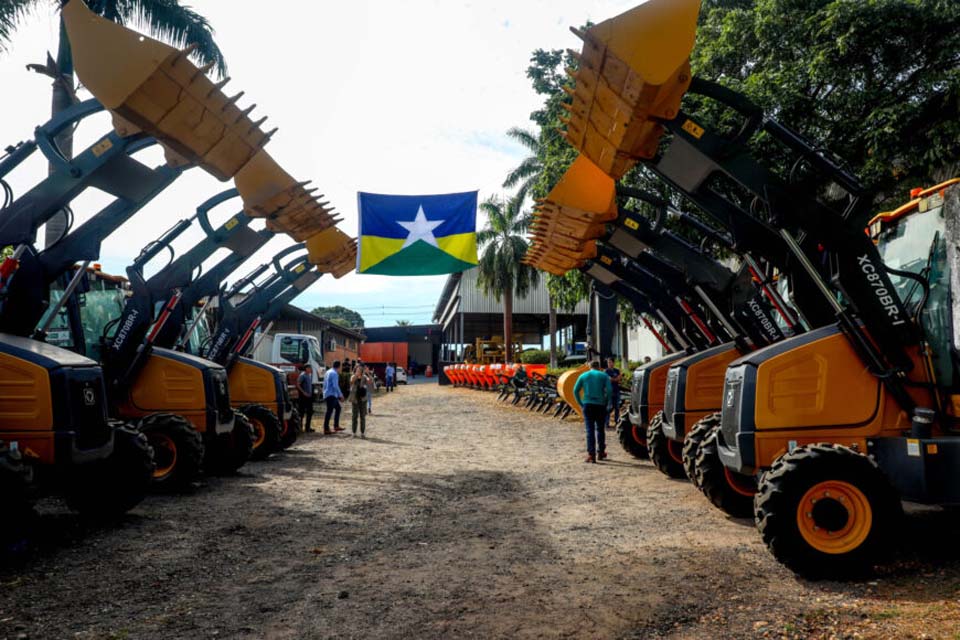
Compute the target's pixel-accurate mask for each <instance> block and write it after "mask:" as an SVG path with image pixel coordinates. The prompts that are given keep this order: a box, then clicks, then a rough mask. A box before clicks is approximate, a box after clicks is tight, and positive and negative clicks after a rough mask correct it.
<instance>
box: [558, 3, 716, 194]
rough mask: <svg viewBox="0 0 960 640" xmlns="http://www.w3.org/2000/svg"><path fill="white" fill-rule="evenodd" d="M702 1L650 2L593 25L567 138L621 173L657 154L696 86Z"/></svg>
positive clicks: (602, 164)
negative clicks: (667, 125)
mask: <svg viewBox="0 0 960 640" xmlns="http://www.w3.org/2000/svg"><path fill="white" fill-rule="evenodd" d="M699 12H700V0H648V1H647V2H645V3H643V4H641V5H640V6H638V7H635V8H633V9H630V10H629V11H627V12H625V13H622V14H620V15H619V16H616V17H614V18H611V19H609V20H605V21H603V22H601V23H600V24H598V25H596V26H593V27H591V28H590V29H587V31H585V32H579V31H574V33H576V34H577V36H579V37H580V38H582V39H583V50H582V53H581V54H580V56H579V62H580V65H579V69H578V70H577V72H576V74H575V75H574V79H575V81H576V84H575V87H574V89H572V90H568V93H570V94H571V96H572V97H573V102H572V104H570V105H567V109H568V110H569V111H570V118H569V119H568V120H565V122H566V124H567V132H566V137H567V139H568V140H569V141H570V143H571V144H572V145H573V146H574V147H576V148H577V149H579V150H580V152H581V153H583V154H584V155H585V156H587V157H588V158H590V159H591V160H592V161H593V162H594V163H595V164H596V165H597V166H598V167H599V168H600V169H601V170H602V171H604V172H605V173H606V174H608V175H609V176H611V177H612V178H614V179H619V178H620V177H622V176H623V175H624V174H625V173H626V172H627V171H628V170H629V169H630V167H632V166H633V165H634V164H635V163H636V162H637V160H639V159H641V158H652V157H653V156H654V155H655V154H656V152H657V146H658V144H659V142H660V137H661V136H662V135H663V128H662V127H661V126H660V125H659V124H657V122H656V121H655V120H654V119H657V118H660V119H668V120H669V119H672V118H674V117H676V115H677V113H678V111H679V109H680V100H681V99H682V98H683V95H684V93H686V91H687V89H688V88H689V86H690V79H691V76H690V62H689V58H690V52H691V51H692V50H693V44H694V40H695V38H696V31H697V16H698V14H699Z"/></svg>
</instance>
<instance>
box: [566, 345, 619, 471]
mask: <svg viewBox="0 0 960 640" xmlns="http://www.w3.org/2000/svg"><path fill="white" fill-rule="evenodd" d="M581 395H582V396H583V398H582V399H581V397H580V396H581ZM573 397H574V399H576V401H577V404H579V405H580V410H581V411H582V413H583V421H584V424H586V427H587V459H586V460H585V462H596V461H597V454H599V455H600V459H601V460H605V459H606V457H607V434H606V430H605V429H604V428H603V427H604V424H605V423H606V419H607V403H608V402H609V401H610V399H611V398H612V397H613V385H612V384H611V382H610V376H608V375H607V374H606V373H604V372H603V371H601V370H600V361H599V360H594V361H593V362H591V363H590V370H589V371H587V372H586V373H584V374H583V375H581V376H580V377H579V378H577V384H575V385H574V387H573ZM594 438H596V443H594Z"/></svg>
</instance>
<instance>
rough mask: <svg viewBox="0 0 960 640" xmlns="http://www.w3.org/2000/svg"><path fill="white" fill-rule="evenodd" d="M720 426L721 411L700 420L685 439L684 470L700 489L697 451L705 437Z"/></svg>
mask: <svg viewBox="0 0 960 640" xmlns="http://www.w3.org/2000/svg"><path fill="white" fill-rule="evenodd" d="M719 426H720V413H719V412H718V413H711V414H710V415H708V416H704V417H703V418H701V419H700V420H698V421H697V423H696V424H694V425H693V428H692V429H690V432H689V433H687V435H686V436H685V437H684V439H683V471H684V473H686V474H687V478H689V479H690V482H692V483H693V484H694V486H696V487H697V488H698V489H699V488H700V483H699V482H697V453H698V452H699V451H700V444H701V443H702V442H703V439H704V438H706V437H707V435H708V434H709V433H710V431H712V430H713V429H715V428H717V427H719Z"/></svg>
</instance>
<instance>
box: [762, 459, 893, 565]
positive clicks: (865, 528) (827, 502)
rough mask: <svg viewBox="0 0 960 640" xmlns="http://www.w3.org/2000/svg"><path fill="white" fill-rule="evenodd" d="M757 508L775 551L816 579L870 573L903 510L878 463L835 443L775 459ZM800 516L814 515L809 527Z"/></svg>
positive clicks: (766, 539) (764, 535)
mask: <svg viewBox="0 0 960 640" xmlns="http://www.w3.org/2000/svg"><path fill="white" fill-rule="evenodd" d="M830 491H833V495H831V494H830ZM815 498H816V499H815ZM805 502H806V503H807V504H804V503H805ZM808 509H809V510H808ZM754 512H755V518H756V524H757V529H758V530H759V531H760V536H761V538H763V541H764V543H765V544H766V545H767V548H768V549H770V552H771V553H773V555H774V557H776V559H777V560H779V561H780V562H782V563H783V564H784V565H786V566H787V567H788V568H790V569H791V570H792V571H793V572H794V573H796V574H798V575H800V576H802V577H804V578H808V579H811V580H818V579H824V578H829V579H845V578H856V577H861V576H864V575H866V574H867V573H868V572H869V571H870V569H871V568H872V565H873V564H874V563H875V562H876V561H877V560H878V559H879V558H881V557H883V553H884V552H885V551H886V549H887V547H888V545H889V543H890V541H891V540H893V539H894V538H895V536H896V532H897V531H896V530H897V529H898V527H899V525H900V523H901V519H902V517H903V508H902V506H901V504H900V499H899V496H898V495H897V492H896V490H895V489H894V488H893V487H892V486H891V485H890V483H889V481H888V480H887V478H886V477H885V476H884V475H883V472H882V471H881V470H880V468H879V467H878V466H877V464H876V463H875V462H874V461H873V460H871V459H870V458H868V457H867V456H865V455H862V454H860V453H857V452H856V451H853V450H852V449H849V448H847V447H842V446H839V445H835V444H812V445H806V446H802V447H798V448H797V449H795V450H794V451H792V452H790V453H788V454H786V455H784V456H782V457H781V458H780V459H779V460H777V461H776V462H775V463H774V465H773V467H772V468H771V469H770V471H768V472H767V473H765V474H764V475H763V477H762V478H761V480H760V486H759V489H758V491H757V496H756V498H755V499H754ZM851 516H852V519H851ZM801 520H802V521H804V522H808V523H809V524H808V525H807V527H806V528H807V530H806V531H801V525H800V524H799V522H800V521H801ZM814 525H817V526H816V527H814ZM848 525H849V526H850V527H852V528H849V529H847V528H846V527H847V526H848ZM823 532H834V533H835V534H836V535H837V536H839V537H831V536H829V534H827V535H825V534H824V533H823ZM811 539H812V541H811ZM830 547H833V549H832V550H830Z"/></svg>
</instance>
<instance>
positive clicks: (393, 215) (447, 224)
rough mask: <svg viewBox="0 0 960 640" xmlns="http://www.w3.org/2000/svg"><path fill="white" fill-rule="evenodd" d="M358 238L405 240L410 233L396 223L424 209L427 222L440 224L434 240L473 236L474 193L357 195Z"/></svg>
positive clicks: (475, 198) (474, 229) (360, 193)
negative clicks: (464, 235) (454, 236)
mask: <svg viewBox="0 0 960 640" xmlns="http://www.w3.org/2000/svg"><path fill="white" fill-rule="evenodd" d="M357 206H358V209H359V211H360V234H361V235H365V236H378V237H381V238H397V239H402V238H406V237H407V235H409V233H410V232H409V231H407V230H406V229H404V228H403V227H401V226H400V225H399V224H397V221H398V220H400V221H403V222H410V221H412V220H413V219H414V218H416V217H417V211H419V209H420V207H423V213H424V215H425V216H426V218H427V220H443V221H444V222H443V224H441V225H440V226H439V227H437V228H436V229H434V231H433V235H434V236H435V237H437V238H442V237H444V236H452V235H455V234H458V233H473V232H474V231H476V228H477V192H476V191H467V192H465V193H445V194H441V195H428V196H394V195H386V194H381V193H364V192H362V191H361V192H358V193H357Z"/></svg>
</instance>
